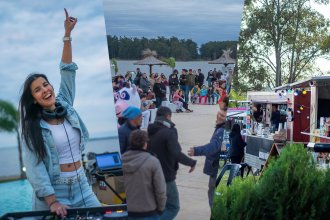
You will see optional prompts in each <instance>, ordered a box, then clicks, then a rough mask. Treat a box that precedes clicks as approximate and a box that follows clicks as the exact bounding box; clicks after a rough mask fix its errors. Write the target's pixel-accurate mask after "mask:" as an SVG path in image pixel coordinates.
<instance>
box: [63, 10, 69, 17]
mask: <svg viewBox="0 0 330 220" xmlns="http://www.w3.org/2000/svg"><path fill="white" fill-rule="evenodd" d="M64 12H65V18H66V19H68V17H69V14H68V11H67V10H66V8H64Z"/></svg>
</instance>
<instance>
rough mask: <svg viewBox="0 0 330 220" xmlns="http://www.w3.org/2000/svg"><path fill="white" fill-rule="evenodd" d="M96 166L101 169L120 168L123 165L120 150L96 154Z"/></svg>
mask: <svg viewBox="0 0 330 220" xmlns="http://www.w3.org/2000/svg"><path fill="white" fill-rule="evenodd" d="M95 159H96V166H97V168H98V169H99V170H101V171H106V170H112V169H118V168H121V167H122V164H121V160H120V155H119V153H118V152H113V153H105V154H96V155H95Z"/></svg>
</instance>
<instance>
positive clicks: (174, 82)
mask: <svg viewBox="0 0 330 220" xmlns="http://www.w3.org/2000/svg"><path fill="white" fill-rule="evenodd" d="M168 85H169V87H170V95H169V99H168V100H169V101H170V102H172V96H173V93H174V92H175V91H176V90H177V89H178V88H179V78H178V70H177V69H175V70H173V73H172V74H171V75H170V76H169V77H168Z"/></svg>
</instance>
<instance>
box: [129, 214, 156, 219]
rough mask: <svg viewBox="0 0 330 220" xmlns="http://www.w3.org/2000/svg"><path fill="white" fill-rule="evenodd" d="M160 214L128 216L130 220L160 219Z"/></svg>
mask: <svg viewBox="0 0 330 220" xmlns="http://www.w3.org/2000/svg"><path fill="white" fill-rule="evenodd" d="M159 219H160V218H159V215H152V216H148V217H130V216H129V217H128V220H159Z"/></svg>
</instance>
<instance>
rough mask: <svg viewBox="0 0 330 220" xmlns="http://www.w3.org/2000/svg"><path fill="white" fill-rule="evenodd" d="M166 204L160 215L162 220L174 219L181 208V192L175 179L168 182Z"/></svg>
mask: <svg viewBox="0 0 330 220" xmlns="http://www.w3.org/2000/svg"><path fill="white" fill-rule="evenodd" d="M166 196H167V201H166V206H165V210H164V212H163V213H162V215H161V216H160V219H161V220H172V219H174V218H175V217H176V215H177V214H178V213H179V210H180V201H179V192H178V188H177V187H176V183H175V180H173V181H171V182H167V183H166Z"/></svg>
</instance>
